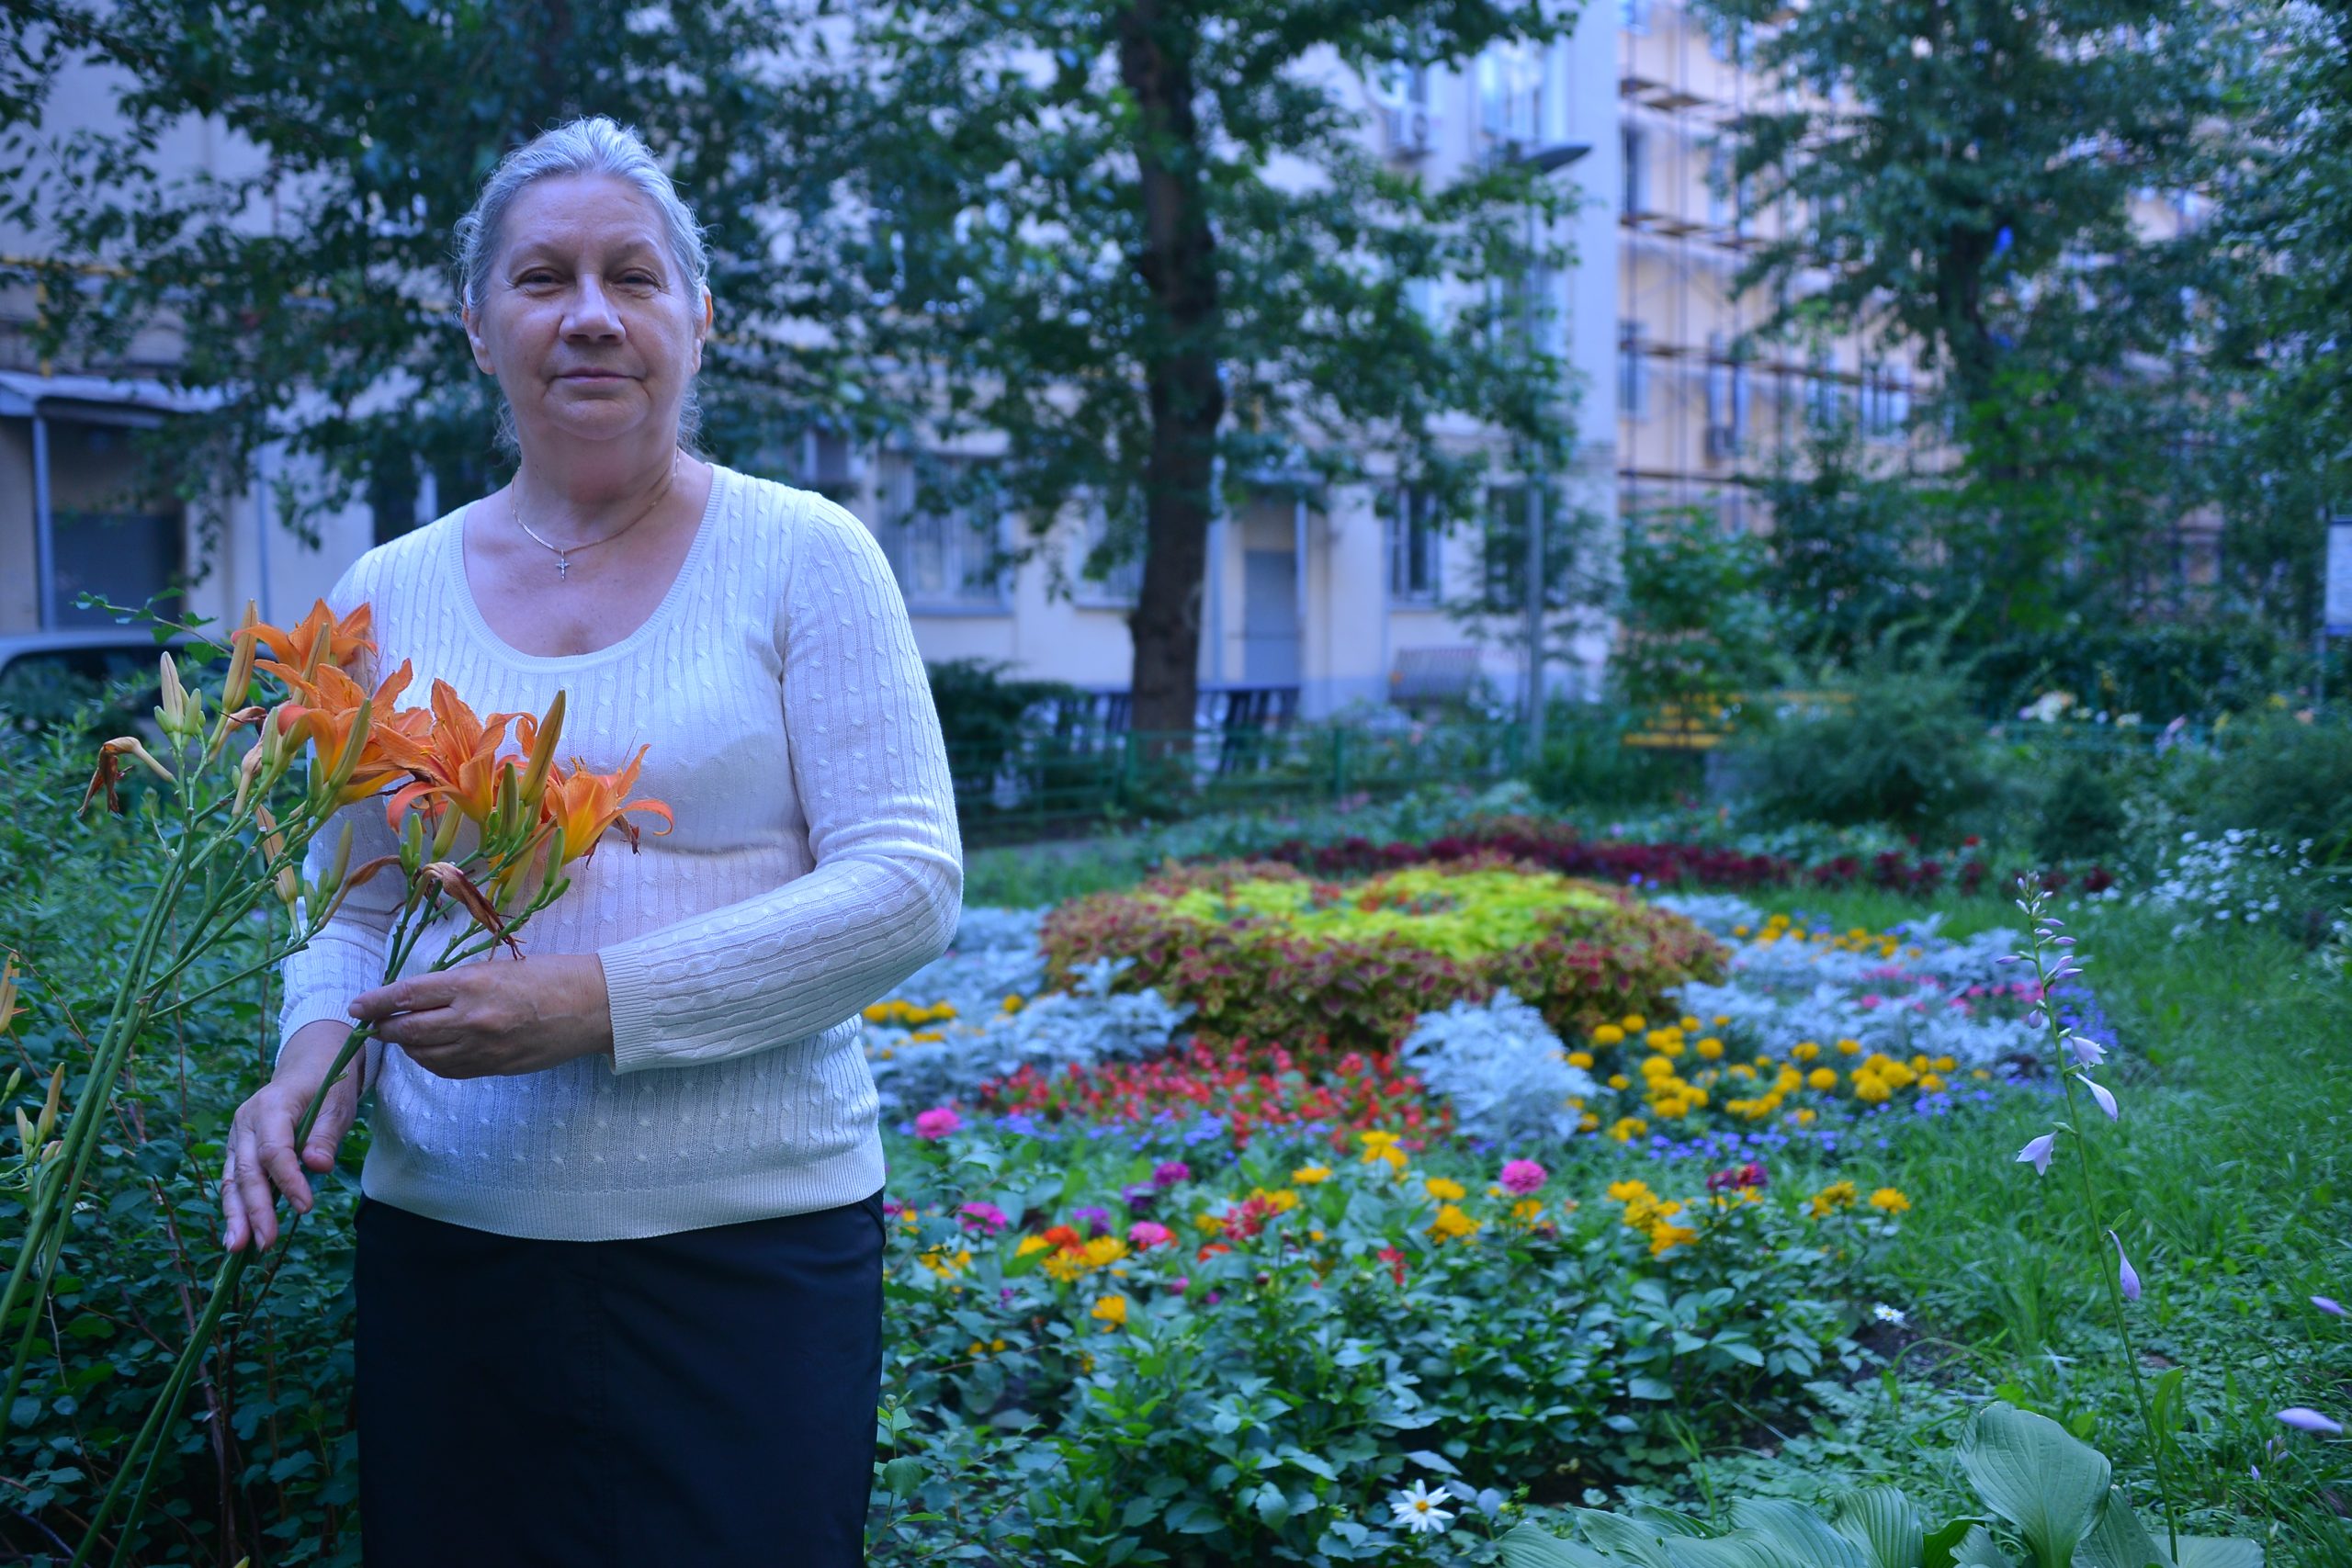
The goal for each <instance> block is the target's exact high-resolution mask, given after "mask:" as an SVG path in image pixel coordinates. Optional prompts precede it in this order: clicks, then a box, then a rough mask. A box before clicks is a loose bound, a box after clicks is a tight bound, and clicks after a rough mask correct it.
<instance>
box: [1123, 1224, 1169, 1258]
mask: <svg viewBox="0 0 2352 1568" xmlns="http://www.w3.org/2000/svg"><path fill="white" fill-rule="evenodd" d="M1175 1239H1176V1235H1175V1233H1174V1232H1173V1231H1170V1229H1169V1228H1168V1227H1167V1226H1166V1225H1163V1224H1160V1223H1159V1221H1158V1220H1137V1221H1136V1223H1135V1224H1131V1225H1129V1226H1128V1227H1127V1245H1128V1246H1130V1247H1134V1248H1135V1249H1136V1251H1137V1252H1148V1251H1149V1250H1151V1249H1152V1248H1153V1247H1166V1246H1167V1245H1168V1244H1169V1243H1170V1242H1171V1241H1173V1240H1175Z"/></svg>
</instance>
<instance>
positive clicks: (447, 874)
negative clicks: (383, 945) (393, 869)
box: [417, 860, 523, 958]
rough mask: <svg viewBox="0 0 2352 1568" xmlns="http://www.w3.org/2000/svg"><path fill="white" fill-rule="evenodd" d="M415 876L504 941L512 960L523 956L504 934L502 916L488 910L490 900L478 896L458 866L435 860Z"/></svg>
mask: <svg viewBox="0 0 2352 1568" xmlns="http://www.w3.org/2000/svg"><path fill="white" fill-rule="evenodd" d="M417 875H418V876H419V877H420V878H422V879H424V880H427V881H429V882H431V883H432V885H433V886H435V887H438V888H439V889H440V890H441V891H442V892H444V893H447V895H448V896H449V897H451V898H453V899H455V900H457V902H458V905H459V906H460V907H461V908H464V910H465V911H466V913H467V914H469V915H471V916H472V917H473V918H474V922H475V924H477V925H479V926H481V929H482V930H484V931H488V932H489V933H490V934H491V935H492V936H493V937H496V938H497V939H498V940H499V941H500V942H504V943H505V944H506V946H507V948H508V949H509V950H510V951H512V952H513V953H514V954H515V957H517V958H520V957H522V956H523V944H522V942H520V941H519V940H518V939H516V938H515V936H514V935H513V934H512V933H510V932H509V931H507V929H506V920H505V919H504V917H503V916H501V915H500V914H499V912H498V911H497V910H496V909H493V908H491V905H490V900H489V899H487V898H485V897H482V892H481V888H479V887H476V886H474V885H473V882H472V880H471V879H470V878H469V877H468V876H467V875H466V874H465V871H464V869H463V868H462V867H460V866H457V865H454V864H452V863H449V862H447V861H445V860H437V861H435V862H434V863H432V864H430V865H428V866H426V867H425V868H424V870H422V871H420V872H419V873H417Z"/></svg>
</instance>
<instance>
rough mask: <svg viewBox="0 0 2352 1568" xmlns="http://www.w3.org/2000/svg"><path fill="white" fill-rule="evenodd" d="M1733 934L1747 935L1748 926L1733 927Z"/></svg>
mask: <svg viewBox="0 0 2352 1568" xmlns="http://www.w3.org/2000/svg"><path fill="white" fill-rule="evenodd" d="M1731 934H1732V935H1734V936H1746V935H1747V927H1746V926H1734V927H1732V928H1731Z"/></svg>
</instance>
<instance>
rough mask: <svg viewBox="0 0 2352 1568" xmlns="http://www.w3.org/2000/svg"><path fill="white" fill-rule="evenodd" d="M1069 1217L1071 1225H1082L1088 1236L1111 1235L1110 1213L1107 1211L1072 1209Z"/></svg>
mask: <svg viewBox="0 0 2352 1568" xmlns="http://www.w3.org/2000/svg"><path fill="white" fill-rule="evenodd" d="M1069 1217H1070V1221H1071V1223H1072V1224H1081V1225H1084V1226H1085V1227H1086V1234H1087V1235H1089V1236H1098V1235H1110V1234H1111V1211H1110V1210H1108V1209H1094V1208H1086V1209H1072V1210H1071V1211H1070V1212H1069Z"/></svg>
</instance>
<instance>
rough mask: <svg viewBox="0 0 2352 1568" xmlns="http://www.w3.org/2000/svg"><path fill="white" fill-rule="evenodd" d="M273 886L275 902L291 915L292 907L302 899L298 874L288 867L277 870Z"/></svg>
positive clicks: (300, 881) (300, 879) (300, 880)
mask: <svg viewBox="0 0 2352 1568" xmlns="http://www.w3.org/2000/svg"><path fill="white" fill-rule="evenodd" d="M274 886H276V887H277V901H278V902H279V903H281V904H283V905H285V906H286V908H287V911H288V913H289V914H290V913H292V912H293V908H294V906H295V905H296V904H298V903H300V902H301V898H302V878H301V875H300V874H299V873H298V872H296V871H295V869H294V868H293V867H292V866H290V865H288V866H282V867H280V868H279V869H278V873H277V879H276V882H275V884H274Z"/></svg>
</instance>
